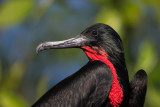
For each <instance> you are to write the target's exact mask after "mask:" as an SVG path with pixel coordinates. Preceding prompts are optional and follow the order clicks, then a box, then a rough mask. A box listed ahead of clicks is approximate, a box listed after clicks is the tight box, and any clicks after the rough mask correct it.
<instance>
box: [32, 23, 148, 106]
mask: <svg viewBox="0 0 160 107" xmlns="http://www.w3.org/2000/svg"><path fill="white" fill-rule="evenodd" d="M62 48H80V49H82V50H83V51H84V53H85V54H86V56H87V57H88V59H89V61H88V63H87V64H86V65H84V66H83V67H82V68H81V69H80V70H78V71H77V72H75V73H74V74H72V75H71V76H69V77H67V78H66V79H64V80H62V81H61V82H59V83H58V84H56V85H55V86H53V88H51V89H50V90H49V91H48V92H46V93H45V94H44V95H43V96H42V97H41V98H40V99H39V100H38V101H36V102H35V103H34V104H33V105H32V107H143V105H144V101H145V96H146V91H147V74H146V72H145V71H144V70H143V69H141V70H139V71H138V72H137V73H136V74H135V76H134V77H133V79H132V81H131V82H129V76H128V70H127V67H126V63H125V57H124V49H123V45H122V40H121V38H120V36H119V35H118V33H117V32H116V31H115V30H114V29H113V28H112V27H110V26H109V25H106V24H103V23H96V24H93V25H91V26H90V27H88V28H86V29H85V30H84V31H83V32H82V33H80V34H79V35H78V36H76V37H74V38H71V39H67V40H62V41H49V42H43V43H41V44H39V45H38V46H37V48H36V52H37V54H39V53H40V52H41V51H44V50H48V49H62ZM66 72H67V71H66Z"/></svg>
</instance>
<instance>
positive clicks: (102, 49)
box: [36, 23, 123, 62]
mask: <svg viewBox="0 0 160 107" xmlns="http://www.w3.org/2000/svg"><path fill="white" fill-rule="evenodd" d="M60 48H81V49H83V50H84V52H85V53H86V54H87V56H88V57H89V59H90V60H95V59H93V56H94V55H95V54H101V55H103V56H106V57H108V58H110V59H111V60H113V62H117V61H118V62H119V60H118V59H121V58H122V57H123V47H122V42H121V39H120V37H119V35H118V34H117V33H116V31H115V30H114V29H112V28H111V27H110V26H108V25H105V24H101V23H98V24H94V25H92V26H90V27H88V28H87V29H85V30H84V31H83V32H82V33H81V34H80V35H78V36H76V37H74V38H71V39H68V40H63V41H54V42H44V43H41V44H40V45H38V47H37V49H36V52H37V53H39V52H41V51H43V50H47V49H60ZM116 60H117V61H116ZM111 62H112V61H111Z"/></svg>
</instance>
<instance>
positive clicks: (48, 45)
mask: <svg viewBox="0 0 160 107" xmlns="http://www.w3.org/2000/svg"><path fill="white" fill-rule="evenodd" d="M86 42H87V38H86V37H85V36H83V35H78V36H76V37H75V38H71V39H67V40H63V41H54V42H43V43H41V44H39V45H38V46H37V48H36V53H37V54H38V53H39V52H41V51H43V50H47V49H61V48H80V47H82V46H84V45H85V43H86Z"/></svg>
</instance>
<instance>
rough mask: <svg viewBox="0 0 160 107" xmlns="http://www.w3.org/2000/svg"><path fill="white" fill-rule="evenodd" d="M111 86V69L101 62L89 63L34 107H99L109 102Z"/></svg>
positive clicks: (50, 91)
mask: <svg viewBox="0 0 160 107" xmlns="http://www.w3.org/2000/svg"><path fill="white" fill-rule="evenodd" d="M66 72H67V71H66ZM111 85H112V72H111V70H110V68H109V67H108V66H107V65H106V64H104V63H103V62H101V61H93V62H89V63H87V64H86V65H85V66H84V67H83V68H81V69H80V70H79V71H78V72H76V73H75V74H73V75H71V76H69V77H68V78H66V79H64V80H63V81H61V82H60V83H58V84H57V85H56V86H54V87H53V88H52V89H50V90H49V91H48V92H47V93H46V94H45V95H44V96H42V97H41V98H40V99H39V100H38V101H37V102H36V103H35V104H34V105H33V106H32V107H38V106H43V107H90V106H92V107H97V106H100V105H102V104H103V103H104V102H106V101H107V96H108V94H109V92H110V89H111Z"/></svg>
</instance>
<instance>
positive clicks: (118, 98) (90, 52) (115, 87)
mask: <svg viewBox="0 0 160 107" xmlns="http://www.w3.org/2000/svg"><path fill="white" fill-rule="evenodd" d="M81 49H82V50H83V51H84V52H85V54H86V55H87V57H88V58H89V60H90V61H95V60H99V61H102V62H104V63H105V64H106V65H107V66H109V68H110V69H111V71H112V75H113V81H112V86H111V90H110V93H109V96H108V98H109V100H110V104H111V105H112V106H113V107H118V106H119V105H120V104H121V103H122V101H123V90H122V88H121V86H120V84H119V81H118V76H117V73H116V69H115V67H114V65H113V64H112V63H111V62H110V61H109V60H108V58H107V56H108V55H107V53H106V52H105V50H104V49H103V48H100V49H99V48H98V47H92V48H91V47H89V46H85V47H81Z"/></svg>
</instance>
